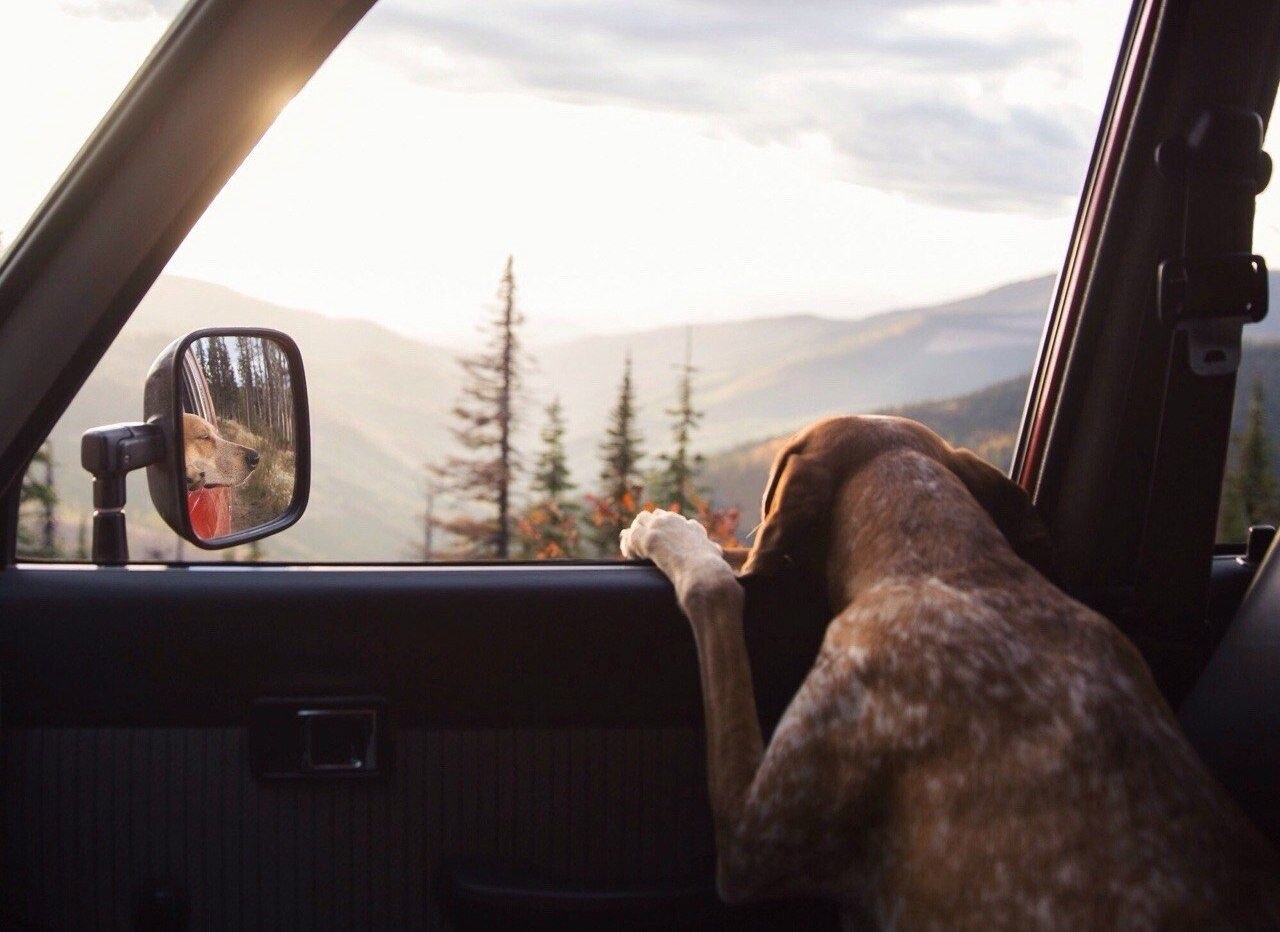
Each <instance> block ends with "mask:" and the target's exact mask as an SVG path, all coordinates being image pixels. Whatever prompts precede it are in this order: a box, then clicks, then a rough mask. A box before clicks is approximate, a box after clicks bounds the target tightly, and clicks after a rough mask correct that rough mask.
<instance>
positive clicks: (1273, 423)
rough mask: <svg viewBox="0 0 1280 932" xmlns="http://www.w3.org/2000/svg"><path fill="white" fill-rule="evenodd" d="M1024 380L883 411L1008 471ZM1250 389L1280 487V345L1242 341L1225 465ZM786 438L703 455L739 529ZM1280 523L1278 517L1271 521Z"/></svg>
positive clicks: (706, 474)
mask: <svg viewBox="0 0 1280 932" xmlns="http://www.w3.org/2000/svg"><path fill="white" fill-rule="evenodd" d="M1027 381H1028V378H1027V376H1026V375H1021V376H1017V377H1015V378H1012V379H1007V380H1005V381H1003V382H998V383H996V384H995V385H991V386H988V387H987V388H984V389H981V390H979V391H976V392H971V393H969V394H967V395H961V396H959V397H956V398H947V399H944V400H941V401H932V402H925V403H923V404H916V405H903V406H899V407H894V408H888V409H886V410H884V411H883V412H880V413H884V414H898V415H901V416H903V417H909V418H912V419H913V420H917V421H920V422H921V423H923V424H927V425H928V426H929V427H931V428H933V429H934V430H936V431H937V432H938V433H939V434H941V435H942V436H943V437H945V438H946V439H947V440H948V441H949V442H951V443H952V444H955V445H956V446H961V447H968V448H969V449H970V450H973V451H974V452H975V453H977V454H978V455H979V456H981V457H982V458H983V459H985V460H986V461H987V462H989V463H991V464H992V465H994V466H997V467H999V468H1001V469H1008V468H1009V466H1010V465H1011V463H1012V459H1013V447H1014V443H1015V441H1016V440H1017V432H1018V429H1019V427H1020V425H1021V421H1022V409H1023V403H1024V402H1025V400H1026V396H1027ZM1255 383H1259V384H1261V385H1262V390H1263V397H1264V399H1265V401H1264V406H1265V417H1266V423H1267V427H1268V430H1269V433H1270V435H1271V437H1272V441H1273V445H1272V460H1271V462H1272V468H1273V470H1274V471H1275V474H1276V481H1277V483H1280V340H1275V339H1268V340H1258V339H1255V338H1250V339H1249V340H1247V341H1246V343H1245V350H1244V357H1243V359H1242V362H1241V365H1240V374H1239V378H1238V382H1237V385H1238V388H1237V390H1236V398H1235V405H1234V409H1233V411H1232V428H1231V433H1232V441H1231V446H1230V448H1229V450H1228V463H1229V464H1234V463H1235V462H1236V457H1237V455H1238V451H1237V440H1238V438H1239V435H1240V434H1241V432H1242V431H1243V430H1244V427H1245V421H1246V418H1247V416H1248V408H1249V399H1250V396H1251V394H1252V387H1253V385H1254V384H1255ZM789 436H790V434H789V433H788V434H782V435H779V436H776V437H771V438H769V439H768V440H763V441H758V442H756V443H746V444H741V445H739V446H737V447H734V448H732V449H729V450H725V451H723V452H721V453H718V454H715V455H714V456H711V457H708V458H707V461H706V463H705V464H704V467H703V470H702V472H701V474H700V480H701V483H702V485H703V486H704V487H705V488H707V489H709V490H712V492H713V494H714V495H715V497H716V502H717V504H719V505H721V506H722V507H736V508H738V509H740V510H741V511H742V515H743V517H742V521H741V523H740V527H742V528H743V530H744V531H746V530H749V529H750V528H751V527H752V526H753V525H754V524H755V522H756V520H757V516H758V515H759V510H760V499H761V496H762V495H763V493H764V484H765V482H766V480H767V479H768V476H769V467H770V466H771V465H772V464H773V459H774V457H775V456H776V455H777V453H778V451H779V450H780V449H782V446H783V444H784V443H786V441H787V438H788V437H789ZM1275 518H1276V519H1280V515H1276V516H1275Z"/></svg>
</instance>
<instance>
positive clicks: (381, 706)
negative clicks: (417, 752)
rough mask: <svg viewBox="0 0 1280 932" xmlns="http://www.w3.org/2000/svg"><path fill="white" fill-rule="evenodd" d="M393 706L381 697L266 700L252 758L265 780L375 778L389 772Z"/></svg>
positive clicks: (258, 708) (252, 734)
mask: <svg viewBox="0 0 1280 932" xmlns="http://www.w3.org/2000/svg"><path fill="white" fill-rule="evenodd" d="M386 714H387V703H386V700H385V699H383V698H381V697H376V696H343V697H326V698H296V699H292V698H291V699H283V698H281V699H262V700H259V701H258V702H255V703H254V705H253V708H252V710H251V711H250V722H249V755H250V762H251V764H252V767H253V772H254V775H255V776H257V777H259V778H262V779H288V778H298V777H321V778H323V777H338V778H342V777H372V776H377V775H379V774H381V773H383V772H385V770H386V763H387V754H388V751H389V747H390V746H389V742H388V736H387V728H386Z"/></svg>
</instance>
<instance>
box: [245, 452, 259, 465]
mask: <svg viewBox="0 0 1280 932" xmlns="http://www.w3.org/2000/svg"><path fill="white" fill-rule="evenodd" d="M259 459H261V457H259V456H258V451H257V450H245V451H244V461H245V462H246V463H248V464H249V468H250V469H252V468H253V467H255V466H257V465H258V460H259Z"/></svg>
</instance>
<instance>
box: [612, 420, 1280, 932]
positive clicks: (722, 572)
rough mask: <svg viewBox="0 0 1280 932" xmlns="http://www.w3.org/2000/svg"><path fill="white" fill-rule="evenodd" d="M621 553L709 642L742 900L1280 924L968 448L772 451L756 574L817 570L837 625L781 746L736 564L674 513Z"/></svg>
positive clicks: (881, 427)
mask: <svg viewBox="0 0 1280 932" xmlns="http://www.w3.org/2000/svg"><path fill="white" fill-rule="evenodd" d="M622 548H623V553H624V554H625V555H627V556H632V557H641V558H643V557H649V558H652V559H653V561H654V562H655V563H656V564H657V565H658V567H659V568H660V569H661V570H662V571H663V572H664V573H665V574H666V575H667V576H668V577H670V579H671V581H672V583H673V584H674V586H675V590H676V594H677V597H678V599H679V603H680V606H681V608H682V610H683V611H684V613H685V614H686V615H687V616H688V618H689V621H690V623H691V625H692V628H693V634H694V639H695V642H696V644H697V651H698V661H699V667H700V670H701V678H702V692H703V703H704V711H705V720H706V728H707V752H708V779H709V782H710V798H711V807H712V814H713V817H714V823H715V832H716V848H717V853H718V862H719V863H718V871H717V873H718V876H717V883H718V886H719V888H720V892H721V895H722V896H723V897H724V898H725V899H726V900H729V901H738V900H742V899H746V898H753V897H761V896H781V895H819V896H830V897H834V898H837V899H839V900H840V901H841V902H842V903H844V904H845V907H846V908H845V916H846V920H847V923H849V924H852V923H854V922H857V921H859V920H861V921H863V922H865V921H870V922H872V923H874V924H876V925H879V926H881V927H891V928H1010V929H1032V928H1070V929H1083V928H1091V929H1092V928H1116V927H1126V928H1141V929H1155V928H1162V929H1163V928H1187V929H1192V928H1194V929H1204V928H1222V929H1228V928H1229V929H1255V928H1280V881H1278V879H1277V878H1278V875H1280V871H1278V870H1277V859H1276V856H1275V854H1274V852H1273V851H1272V850H1271V849H1270V848H1269V847H1268V845H1267V844H1266V842H1265V841H1263V839H1262V838H1261V837H1260V836H1259V834H1258V833H1257V832H1256V830H1255V829H1254V828H1253V827H1252V826H1251V825H1250V824H1249V823H1248V821H1247V819H1245V817H1244V816H1243V815H1242V814H1241V813H1240V812H1239V810H1238V809H1237V808H1236V807H1235V805H1234V804H1233V803H1232V802H1231V801H1230V800H1229V799H1228V798H1227V797H1226V795H1225V793H1224V792H1223V790H1222V789H1221V788H1220V787H1219V785H1218V784H1217V783H1216V782H1215V781H1214V779H1213V778H1212V777H1211V776H1210V775H1209V773H1208V772H1207V771H1206V770H1205V768H1204V767H1203V765H1202V764H1201V763H1200V761H1199V759H1198V758H1197V757H1196V755H1195V752H1194V751H1193V750H1192V748H1191V747H1190V745H1189V744H1188V743H1187V741H1186V740H1185V738H1184V737H1183V735H1182V733H1181V731H1180V730H1179V728H1178V725H1177V722H1176V721H1175V719H1174V717H1173V715H1172V714H1171V712H1170V710H1169V707H1168V706H1167V705H1166V703H1165V702H1164V700H1163V698H1162V697H1161V695H1160V693H1159V692H1158V691H1157V689H1156V687H1155V684H1154V682H1153V680H1152V677H1151V674H1150V671H1149V670H1148V669H1147V667H1146V665H1145V663H1144V662H1143V660H1142V658H1141V656H1140V655H1139V654H1138V652H1137V651H1136V650H1135V648H1134V647H1133V646H1132V644H1130V643H1129V641H1128V640H1127V639H1126V638H1125V637H1124V636H1123V635H1122V634H1121V633H1120V632H1119V631H1118V630H1117V629H1116V628H1115V627H1114V626H1113V625H1112V624H1111V623H1110V622H1109V621H1107V620H1106V619H1104V618H1103V617H1101V616H1100V615H1098V614H1096V613H1095V612H1093V611H1091V610H1090V609H1088V608H1086V607H1085V606H1084V605H1082V604H1080V603H1079V602H1077V601H1075V600H1073V599H1071V598H1070V597H1069V596H1067V595H1065V594H1064V593H1063V592H1061V591H1060V590H1059V589H1057V588H1056V587H1055V586H1053V585H1052V584H1051V583H1050V582H1049V581H1048V580H1047V579H1046V578H1045V575H1043V574H1042V572H1041V570H1042V569H1045V568H1046V567H1047V565H1048V560H1049V539H1048V535H1047V534H1046V532H1045V529H1044V527H1043V526H1042V524H1041V522H1040V521H1039V520H1038V519H1037V517H1036V515H1035V512H1034V511H1033V510H1032V508H1031V506H1030V503H1029V501H1028V500H1027V498H1026V496H1025V495H1024V494H1023V492H1022V490H1021V489H1020V488H1019V487H1018V486H1016V485H1015V484H1014V483H1012V482H1011V481H1009V480H1008V479H1007V478H1005V476H1003V475H1002V474H1000V473H999V472H998V471H996V470H995V469H993V468H991V467H990V466H988V465H986V464H985V463H983V462H982V461H981V460H979V459H978V458H977V457H976V456H974V455H973V454H971V453H969V452H968V451H965V450H956V449H953V448H952V447H950V446H949V445H948V444H946V443H945V442H944V441H942V440H941V439H940V438H939V437H937V435H935V434H933V433H932V432H931V431H929V430H928V429H927V428H924V427H922V426H921V425H919V424H916V423H914V422H911V421H906V420H903V419H900V418H886V417H856V418H855V417H851V418H836V419H831V420H826V421H822V422H820V423H818V424H816V425H814V426H812V427H810V428H809V429H808V430H805V431H804V432H802V433H800V434H798V435H796V437H794V438H793V439H792V440H791V441H790V443H789V444H788V445H787V446H786V448H785V449H784V450H783V451H782V452H781V453H780V454H779V456H778V458H777V460H776V461H775V463H774V466H773V473H772V476H771V477H770V481H769V487H768V491H767V492H766V494H765V501H764V515H763V524H762V525H761V527H760V530H759V534H758V536H757V538H756V542H755V545H754V547H753V548H752V550H751V552H750V554H749V555H748V557H747V562H746V564H745V566H744V568H743V569H744V572H745V573H767V572H770V571H772V570H773V569H776V568H777V567H778V566H779V565H781V564H782V563H784V562H786V563H794V564H796V565H797V567H798V568H799V569H800V570H802V571H804V570H808V571H812V572H813V573H814V574H815V575H816V576H819V577H820V578H822V579H824V580H825V584H826V587H827V589H828V593H829V598H830V602H831V605H832V607H833V609H834V610H835V612H836V614H835V617H834V618H833V619H832V621H831V622H830V625H829V627H828V629H827V632H826V636H825V639H824V642H823V645H822V648H821V651H820V652H819V655H818V658H817V660H816V662H815V663H814V666H813V669H812V670H811V671H810V673H809V674H808V677H807V678H806V680H805V682H804V683H803V685H802V686H801V687H800V690H799V691H798V692H797V694H796V696H795V698H794V699H793V700H792V702H791V704H790V706H789V707H788V709H787V711H786V713H785V715H784V716H783V718H782V720H781V722H780V723H779V725H778V727H777V729H776V731H775V732H774V735H773V738H772V740H771V741H770V742H769V745H768V747H767V748H766V747H765V746H764V744H763V742H762V740H761V735H760V729H759V725H758V722H757V718H756V707H755V700H754V697H753V694H752V687H751V675H750V670H749V666H748V660H747V652H746V647H745V644H744V640H743V630H742V610H743V589H742V587H741V585H740V584H739V583H738V581H737V579H736V578H735V577H734V574H733V571H732V569H731V568H730V567H729V565H728V564H727V563H726V562H725V560H724V559H723V558H722V556H721V552H720V548H719V547H717V546H716V545H715V544H713V543H711V542H710V541H709V540H708V539H707V536H706V533H705V532H704V531H703V530H702V528H701V527H700V526H699V525H698V524H696V523H695V522H693V521H689V520H686V519H685V518H683V517H680V516H679V515H676V514H671V513H669V512H662V511H658V512H651V513H643V514H641V515H640V516H639V517H637V518H636V520H635V522H634V523H633V524H632V526H631V527H630V528H628V529H627V530H625V531H623V532H622Z"/></svg>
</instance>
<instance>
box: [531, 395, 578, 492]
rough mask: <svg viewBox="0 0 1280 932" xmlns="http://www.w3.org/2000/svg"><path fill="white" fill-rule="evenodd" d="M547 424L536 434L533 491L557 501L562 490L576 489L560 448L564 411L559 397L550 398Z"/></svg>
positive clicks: (561, 445)
mask: <svg viewBox="0 0 1280 932" xmlns="http://www.w3.org/2000/svg"><path fill="white" fill-rule="evenodd" d="M546 415H547V423H546V424H545V425H544V426H543V428H542V432H541V433H540V434H539V435H538V436H539V438H540V439H541V440H542V452H541V453H539V454H538V462H537V464H536V466H535V468H534V472H533V483H532V488H533V491H535V492H538V493H541V495H542V496H543V497H545V498H547V499H549V500H551V501H555V502H559V501H561V500H562V499H563V497H564V494H565V493H566V492H569V491H572V490H573V489H575V488H577V486H575V485H574V484H573V482H572V481H570V479H569V464H568V461H567V459H566V456H565V451H564V413H563V411H562V409H561V406H560V398H559V397H558V396H557V397H556V398H554V399H552V401H551V404H549V405H547V409H546Z"/></svg>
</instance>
